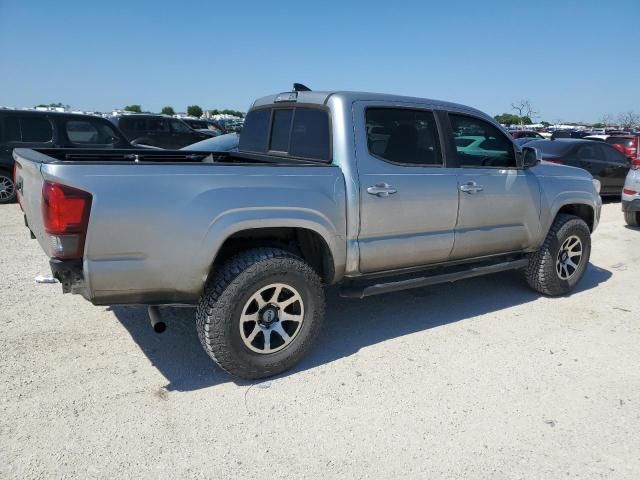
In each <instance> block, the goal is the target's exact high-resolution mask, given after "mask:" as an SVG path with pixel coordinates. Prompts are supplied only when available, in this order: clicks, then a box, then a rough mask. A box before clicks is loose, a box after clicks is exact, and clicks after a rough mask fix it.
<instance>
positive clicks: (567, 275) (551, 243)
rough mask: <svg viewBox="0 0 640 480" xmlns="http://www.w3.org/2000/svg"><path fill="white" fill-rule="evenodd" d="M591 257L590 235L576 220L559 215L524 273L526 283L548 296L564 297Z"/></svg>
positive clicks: (587, 229)
mask: <svg viewBox="0 0 640 480" xmlns="http://www.w3.org/2000/svg"><path fill="white" fill-rule="evenodd" d="M590 255H591V232H590V231H589V227H588V226H587V224H586V223H585V221H584V220H582V219H581V218H579V217H576V216H573V215H565V214H560V215H558V216H557V217H556V219H555V221H554V222H553V224H552V225H551V228H550V229H549V233H548V234H547V237H546V238H545V241H544V243H543V244H542V247H540V249H539V250H538V251H537V252H536V253H534V254H532V255H531V258H530V259H529V264H528V265H527V267H526V269H525V277H526V279H527V283H528V284H529V286H530V287H531V288H533V289H534V290H536V291H538V292H540V293H542V294H544V295H550V296H558V295H564V294H566V293H568V292H570V291H571V290H573V288H574V287H575V286H576V284H577V283H578V282H579V281H580V279H581V278H582V275H583V274H584V272H585V270H586V269H587V265H588V264H589V256H590Z"/></svg>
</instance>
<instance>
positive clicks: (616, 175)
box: [527, 138, 631, 196]
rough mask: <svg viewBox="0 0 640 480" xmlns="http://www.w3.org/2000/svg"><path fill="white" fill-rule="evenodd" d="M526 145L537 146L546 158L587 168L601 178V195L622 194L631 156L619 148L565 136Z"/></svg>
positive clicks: (597, 177) (595, 176) (549, 160)
mask: <svg viewBox="0 0 640 480" xmlns="http://www.w3.org/2000/svg"><path fill="white" fill-rule="evenodd" d="M527 147H534V148H536V149H537V150H538V151H539V152H540V153H541V156H542V159H543V160H546V161H548V162H553V163H562V164H564V165H569V166H571V167H579V168H583V169H585V170H587V171H588V172H589V173H591V175H593V177H594V178H596V179H598V180H600V183H601V186H602V187H601V190H600V195H602V196H607V195H621V194H622V188H623V186H624V180H625V177H626V176H627V172H628V171H629V168H630V167H631V165H630V163H629V159H628V158H627V157H625V156H624V154H623V153H621V152H620V151H619V150H617V149H616V148H614V147H612V146H611V145H609V144H607V143H603V142H594V141H592V140H580V139H571V138H562V139H559V140H554V141H547V140H535V141H533V142H529V143H527Z"/></svg>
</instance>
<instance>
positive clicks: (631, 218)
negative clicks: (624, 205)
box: [624, 212, 640, 227]
mask: <svg viewBox="0 0 640 480" xmlns="http://www.w3.org/2000/svg"><path fill="white" fill-rule="evenodd" d="M624 220H625V222H627V225H630V226H632V227H640V212H624Z"/></svg>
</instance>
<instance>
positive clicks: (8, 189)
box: [0, 170, 16, 203]
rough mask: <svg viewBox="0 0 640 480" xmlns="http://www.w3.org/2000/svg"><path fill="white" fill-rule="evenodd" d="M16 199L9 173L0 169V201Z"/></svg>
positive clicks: (14, 188)
mask: <svg viewBox="0 0 640 480" xmlns="http://www.w3.org/2000/svg"><path fill="white" fill-rule="evenodd" d="M15 199H16V186H15V184H14V183H13V178H12V177H11V174H10V173H8V172H6V171H5V170H0V203H11V202H13V201H14V200H15Z"/></svg>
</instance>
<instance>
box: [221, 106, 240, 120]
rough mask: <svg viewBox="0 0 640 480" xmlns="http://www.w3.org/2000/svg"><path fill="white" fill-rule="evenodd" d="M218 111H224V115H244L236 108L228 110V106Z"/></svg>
mask: <svg viewBox="0 0 640 480" xmlns="http://www.w3.org/2000/svg"><path fill="white" fill-rule="evenodd" d="M220 113H224V114H225V115H233V116H234V117H240V118H242V117H244V113H242V112H239V111H238V110H230V109H228V108H225V109H224V110H222V112H220Z"/></svg>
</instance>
